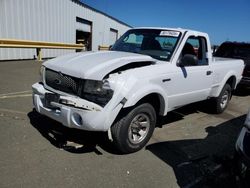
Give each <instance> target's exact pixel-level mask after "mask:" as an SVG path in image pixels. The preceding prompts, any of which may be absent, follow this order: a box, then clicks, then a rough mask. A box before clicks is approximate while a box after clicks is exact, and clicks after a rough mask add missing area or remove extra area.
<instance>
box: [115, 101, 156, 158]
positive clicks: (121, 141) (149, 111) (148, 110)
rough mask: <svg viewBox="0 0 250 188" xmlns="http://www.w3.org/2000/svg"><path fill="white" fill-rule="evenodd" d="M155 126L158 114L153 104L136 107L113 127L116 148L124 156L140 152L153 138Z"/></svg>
mask: <svg viewBox="0 0 250 188" xmlns="http://www.w3.org/2000/svg"><path fill="white" fill-rule="evenodd" d="M155 124H156V113H155V110H154V108H153V106H152V105H151V104H149V103H144V104H141V105H138V106H136V107H135V108H134V109H132V110H131V111H130V112H128V113H127V114H125V115H123V116H122V117H120V118H118V120H117V121H116V122H115V123H114V124H113V125H112V127H111V133H112V137H113V143H114V144H115V147H116V148H117V149H118V150H119V151H120V152H122V153H124V154H125V153H133V152H136V151H139V150H140V149H141V148H143V147H144V146H145V145H146V144H147V142H148V141H149V139H150V138H151V136H152V134H153V131H154V128H155Z"/></svg>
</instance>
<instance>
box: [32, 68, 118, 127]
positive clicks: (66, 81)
mask: <svg viewBox="0 0 250 188" xmlns="http://www.w3.org/2000/svg"><path fill="white" fill-rule="evenodd" d="M32 89H33V104H34V106H35V108H36V110H37V111H38V112H39V113H41V114H43V115H46V116H48V117H50V118H52V119H54V120H56V121H59V122H61V123H62V124H63V125H65V126H67V127H72V128H78V129H83V130H91V131H107V130H108V129H109V127H110V124H112V122H113V121H114V118H115V117H116V115H117V114H118V113H119V111H120V109H121V108H122V106H123V104H118V105H116V106H115V107H112V106H110V105H107V104H108V103H109V101H110V100H111V98H112V96H113V94H114V92H113V90H112V89H111V88H110V84H109V81H108V80H103V81H96V80H87V79H81V78H76V77H72V76H69V75H66V74H63V73H61V72H56V71H54V70H51V69H48V68H45V67H42V69H41V82H39V83H36V84H34V85H33V86H32ZM111 114H112V117H109V116H110V115H111ZM113 115H114V117H113Z"/></svg>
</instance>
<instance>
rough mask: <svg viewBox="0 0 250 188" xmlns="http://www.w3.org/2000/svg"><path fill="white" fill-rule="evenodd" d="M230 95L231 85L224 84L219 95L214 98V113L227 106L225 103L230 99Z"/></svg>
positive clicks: (220, 111) (221, 110)
mask: <svg viewBox="0 0 250 188" xmlns="http://www.w3.org/2000/svg"><path fill="white" fill-rule="evenodd" d="M231 95H232V88H231V86H230V85H229V84H225V86H224V87H223V89H222V90H221V93H220V95H219V96H218V97H216V98H215V99H214V103H215V104H214V105H215V113H217V114H220V113H222V112H223V111H224V110H225V109H226V108H227V105H228V103H229V101H230V99H231Z"/></svg>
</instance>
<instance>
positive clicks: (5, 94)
mask: <svg viewBox="0 0 250 188" xmlns="http://www.w3.org/2000/svg"><path fill="white" fill-rule="evenodd" d="M31 92H32V91H31V90H27V91H18V92H13V93H3V94H0V97H1V96H8V95H15V94H22V93H31Z"/></svg>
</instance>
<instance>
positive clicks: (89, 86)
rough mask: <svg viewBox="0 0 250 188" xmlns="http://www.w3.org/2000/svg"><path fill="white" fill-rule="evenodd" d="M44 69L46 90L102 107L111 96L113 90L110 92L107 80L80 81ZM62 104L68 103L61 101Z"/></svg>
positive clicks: (79, 79)
mask: <svg viewBox="0 0 250 188" xmlns="http://www.w3.org/2000/svg"><path fill="white" fill-rule="evenodd" d="M44 69H45V70H44V72H43V79H42V80H43V83H44V86H45V88H47V89H48V90H51V91H53V90H54V91H55V90H56V91H59V92H60V93H61V94H63V93H65V94H67V95H68V94H70V95H73V96H77V97H80V98H82V99H86V100H87V101H90V102H93V103H96V104H98V105H100V106H102V107H104V106H105V105H106V104H107V103H108V102H109V101H110V99H111V98H112V96H113V90H111V88H110V86H109V82H108V81H107V80H103V81H97V80H87V79H81V78H76V77H73V76H69V75H66V74H63V73H61V72H56V71H54V70H51V69H48V68H44ZM62 102H63V103H66V104H67V103H68V102H67V101H63V100H62ZM73 105H74V104H73Z"/></svg>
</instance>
